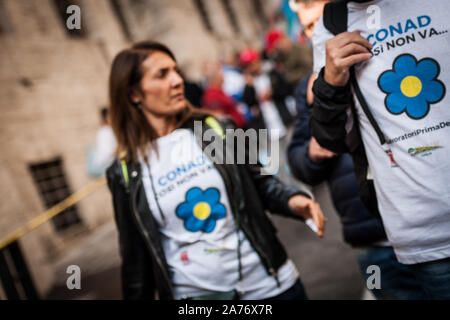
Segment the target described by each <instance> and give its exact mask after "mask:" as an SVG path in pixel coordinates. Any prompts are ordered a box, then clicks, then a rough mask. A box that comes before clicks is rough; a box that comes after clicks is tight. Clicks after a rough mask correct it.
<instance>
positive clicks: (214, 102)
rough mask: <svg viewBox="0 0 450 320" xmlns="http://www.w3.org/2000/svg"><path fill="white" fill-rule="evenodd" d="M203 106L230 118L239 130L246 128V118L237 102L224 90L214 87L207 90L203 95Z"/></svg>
mask: <svg viewBox="0 0 450 320" xmlns="http://www.w3.org/2000/svg"><path fill="white" fill-rule="evenodd" d="M202 104H203V107H204V108H205V109H207V110H211V111H215V112H219V113H222V114H225V115H227V116H229V117H230V118H231V119H233V121H234V122H235V123H236V125H237V126H238V127H239V128H244V127H245V125H246V122H245V118H244V116H243V115H242V114H241V113H240V112H239V110H238V107H237V104H236V102H235V101H234V100H233V99H231V98H230V97H228V96H227V95H226V94H225V92H223V90H222V89H218V88H212V87H209V88H208V89H206V91H205V93H204V95H203V99H202Z"/></svg>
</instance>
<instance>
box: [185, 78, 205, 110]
mask: <svg viewBox="0 0 450 320" xmlns="http://www.w3.org/2000/svg"><path fill="white" fill-rule="evenodd" d="M180 74H181V76H182V77H183V80H184V92H185V95H186V99H187V101H189V102H190V103H191V105H192V106H193V107H195V108H200V107H201V104H202V97H203V93H204V90H203V87H202V85H201V84H199V83H197V82H195V81H193V80H191V79H189V78H188V77H186V75H185V74H184V73H183V72H182V71H181V70H180Z"/></svg>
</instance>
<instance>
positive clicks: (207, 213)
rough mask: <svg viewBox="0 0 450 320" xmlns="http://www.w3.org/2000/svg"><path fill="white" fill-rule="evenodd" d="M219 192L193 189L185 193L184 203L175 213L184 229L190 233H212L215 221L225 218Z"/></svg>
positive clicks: (209, 189) (225, 212)
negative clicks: (182, 222)
mask: <svg viewBox="0 0 450 320" xmlns="http://www.w3.org/2000/svg"><path fill="white" fill-rule="evenodd" d="M219 200H220V192H219V190H217V189H216V188H208V189H206V191H205V192H203V191H202V190H201V189H200V188H197V187H194V188H191V189H189V190H188V191H187V192H186V201H185V202H182V203H180V204H179V205H178V206H177V208H176V210H175V212H176V214H177V216H178V218H180V219H183V220H184V227H185V228H186V229H187V230H188V231H191V232H197V231H203V232H212V231H213V230H214V228H215V227H216V221H217V220H219V219H223V218H225V216H226V214H227V210H226V208H225V206H224V205H223V204H221V203H220V202H219Z"/></svg>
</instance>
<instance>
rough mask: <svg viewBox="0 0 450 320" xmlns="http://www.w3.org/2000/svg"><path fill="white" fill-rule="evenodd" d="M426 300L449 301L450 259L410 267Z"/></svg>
mask: <svg viewBox="0 0 450 320" xmlns="http://www.w3.org/2000/svg"><path fill="white" fill-rule="evenodd" d="M411 268H412V269H413V270H414V274H415V275H416V277H417V279H418V281H419V282H420V283H421V285H422V288H423V290H424V291H425V294H426V297H427V299H431V300H450V258H447V259H442V260H436V261H431V262H426V263H419V264H414V265H412V266H411Z"/></svg>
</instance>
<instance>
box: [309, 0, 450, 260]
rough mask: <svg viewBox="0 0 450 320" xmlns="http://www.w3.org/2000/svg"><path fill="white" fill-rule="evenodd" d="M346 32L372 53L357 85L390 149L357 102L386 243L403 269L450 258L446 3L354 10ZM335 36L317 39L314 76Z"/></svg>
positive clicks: (368, 5)
mask: <svg viewBox="0 0 450 320" xmlns="http://www.w3.org/2000/svg"><path fill="white" fill-rule="evenodd" d="M347 7H348V31H354V30H359V31H361V35H362V36H363V37H365V38H366V39H368V41H369V42H370V43H372V45H373V49H372V54H373V56H372V58H371V59H370V60H368V61H366V62H363V63H360V64H358V65H356V66H355V71H356V78H357V81H358V84H359V86H360V88H361V91H362V93H363V95H364V97H365V99H366V101H367V104H368V106H369V108H370V110H371V112H372V114H373V116H374V118H375V120H376V121H377V123H378V125H379V126H380V128H381V130H382V131H383V134H384V135H385V137H386V139H387V143H386V144H384V145H381V143H380V140H379V138H378V136H377V134H376V132H375V130H374V128H373V127H372V125H371V124H370V123H369V120H368V119H367V117H366V115H365V114H364V112H363V111H362V109H361V106H360V104H359V102H358V101H357V99H356V98H355V99H354V100H355V104H356V111H357V121H359V123H360V129H361V136H362V140H363V142H364V147H365V149H366V153H367V157H368V162H369V167H370V170H371V173H372V177H373V179H374V184H375V189H376V193H377V199H378V205H379V210H380V213H381V216H382V218H383V222H384V225H385V229H386V232H387V235H388V239H389V241H390V242H391V243H392V245H393V247H394V249H395V252H396V255H397V258H398V259H399V261H400V262H402V263H405V264H415V263H421V262H426V261H433V260H439V259H443V258H447V257H449V256H450V98H449V96H448V90H447V89H448V87H449V85H450V32H449V29H450V28H449V25H448V14H449V12H450V1H447V0H428V1H422V0H408V1H406V0H396V1H388V0H378V1H369V2H365V3H356V2H349V3H348V5H347ZM332 37H333V35H332V34H331V33H330V32H328V31H327V30H326V29H325V27H324V25H323V21H322V20H321V21H320V22H319V23H318V26H317V27H316V29H315V31H314V35H313V43H314V71H315V72H316V73H318V72H319V71H320V69H321V68H322V67H323V66H324V65H325V42H326V40H328V39H330V38H332Z"/></svg>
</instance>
